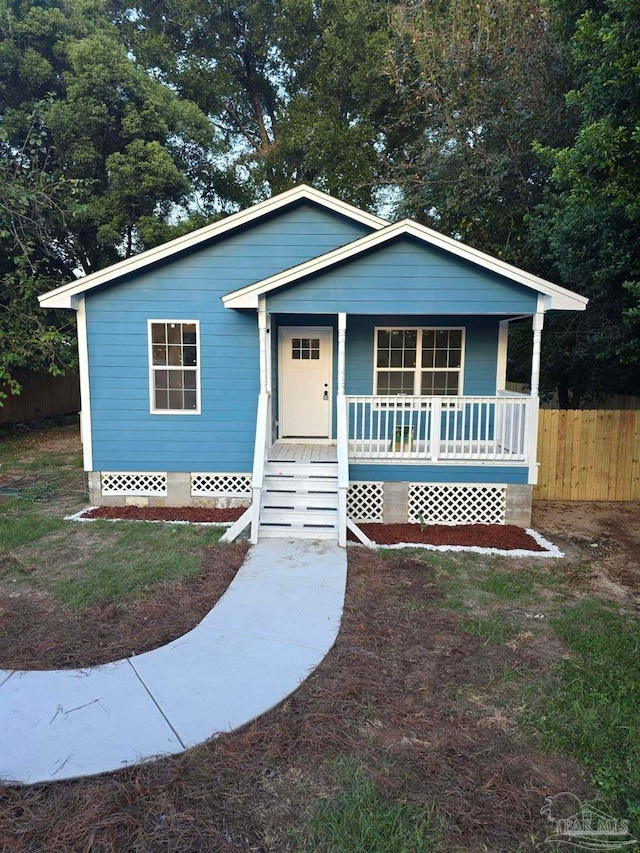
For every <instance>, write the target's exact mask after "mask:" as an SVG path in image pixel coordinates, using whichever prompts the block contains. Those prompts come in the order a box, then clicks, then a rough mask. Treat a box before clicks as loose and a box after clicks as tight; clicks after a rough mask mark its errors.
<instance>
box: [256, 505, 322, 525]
mask: <svg viewBox="0 0 640 853" xmlns="http://www.w3.org/2000/svg"><path fill="white" fill-rule="evenodd" d="M337 523H338V511H337V509H336V510H324V509H314V510H309V511H305V510H289V509H284V510H282V509H270V508H265V509H262V510H261V511H260V524H302V525H305V526H308V525H312V524H313V525H316V524H321V525H333V526H335V525H336V524H337Z"/></svg>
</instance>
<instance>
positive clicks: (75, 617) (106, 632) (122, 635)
mask: <svg viewBox="0 0 640 853" xmlns="http://www.w3.org/2000/svg"><path fill="white" fill-rule="evenodd" d="M246 550H247V546H246V545H245V544H239V543H236V544H234V545H226V546H221V545H215V546H213V547H210V548H208V549H207V550H206V551H205V552H204V556H203V560H202V570H201V572H200V573H199V574H198V575H195V576H193V577H190V578H187V579H185V580H182V581H180V582H179V583H173V584H166V585H163V586H161V587H160V588H159V589H156V590H154V592H152V593H150V594H149V595H146V596H144V597H142V598H139V599H137V600H136V601H135V602H129V603H127V602H125V603H118V604H112V603H110V604H93V605H89V606H88V607H86V608H84V609H83V610H82V611H81V612H79V613H78V612H74V611H70V610H68V609H67V608H65V607H63V606H62V605H61V604H59V603H57V602H56V601H53V600H52V599H51V598H49V597H48V596H43V595H38V594H33V593H32V594H29V595H21V596H11V597H8V598H5V599H2V600H0V669H57V668H67V667H85V666H94V665H96V664H102V663H108V662H110V661H113V660H117V659H119V658H123V657H128V656H130V655H134V654H140V653H141V652H145V651H149V650H150V649H154V648H157V647H158V646H161V645H163V644H164V643H168V642H170V641H171V640H174V639H176V638H177V637H181V636H182V635H183V634H186V632H187V631H190V630H191V629H192V628H194V627H195V626H196V625H197V624H198V622H200V620H201V619H202V618H203V617H204V616H205V615H206V614H207V613H208V612H209V610H210V609H211V608H212V607H213V605H214V604H215V603H216V601H217V600H218V599H219V598H220V596H221V595H222V594H223V593H224V591H225V590H226V589H227V587H228V586H229V584H230V583H231V581H232V580H233V577H234V576H235V574H236V572H237V571H238V569H239V568H240V566H241V565H242V562H243V560H244V556H245V554H246Z"/></svg>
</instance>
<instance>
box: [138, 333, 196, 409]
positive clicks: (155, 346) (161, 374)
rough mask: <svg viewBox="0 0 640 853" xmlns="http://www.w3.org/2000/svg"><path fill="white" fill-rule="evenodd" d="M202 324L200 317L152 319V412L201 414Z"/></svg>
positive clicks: (150, 356)
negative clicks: (193, 318)
mask: <svg viewBox="0 0 640 853" xmlns="http://www.w3.org/2000/svg"><path fill="white" fill-rule="evenodd" d="M198 325H199V324H198V322H197V320H149V362H150V377H149V379H150V386H151V387H150V394H151V412H152V414H161V413H162V414H172V415H178V414H190V415H194V414H196V415H197V414H199V412H200V340H199V327H198Z"/></svg>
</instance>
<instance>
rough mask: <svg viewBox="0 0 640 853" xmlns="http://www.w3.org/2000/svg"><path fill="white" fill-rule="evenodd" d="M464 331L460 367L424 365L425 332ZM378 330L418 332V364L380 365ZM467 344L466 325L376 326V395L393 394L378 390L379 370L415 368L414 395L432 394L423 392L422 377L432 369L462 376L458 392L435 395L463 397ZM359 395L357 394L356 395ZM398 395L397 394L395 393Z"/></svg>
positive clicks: (374, 378)
mask: <svg viewBox="0 0 640 853" xmlns="http://www.w3.org/2000/svg"><path fill="white" fill-rule="evenodd" d="M432 331H436V332H443V331H444V332H462V352H461V355H460V367H422V336H423V333H424V332H432ZM378 332H417V333H418V339H417V341H416V366H415V367H414V368H410V367H408V368H404V367H393V368H386V367H378ZM466 346H467V328H466V326H402V327H400V326H374V329H373V394H374V396H378V395H379V396H391V395H390V394H389V393H388V392H379V391H378V371H379V370H386V371H392V372H396V373H408V372H409V371H410V370H413V372H414V376H413V392H412V394H413V396H416V397H422V396H430V395H423V394H422V382H421V377H422V373H423V372H424V371H432V372H438V373H453V372H457V373H458V374H459V376H460V381H459V384H458V393H457V394H445V395H434V396H447V397H462V396H464V365H465V351H466ZM418 361H420V365H419V366H418ZM356 396H357V395H356ZM393 396H396V395H393ZM397 396H399V397H401V396H403V395H402V394H398V395H397Z"/></svg>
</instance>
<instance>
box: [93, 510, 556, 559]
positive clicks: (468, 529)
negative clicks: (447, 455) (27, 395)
mask: <svg viewBox="0 0 640 853" xmlns="http://www.w3.org/2000/svg"><path fill="white" fill-rule="evenodd" d="M244 509H245V508H244V507H233V508H229V509H218V508H215V507H196V506H184V507H156V506H145V507H141V506H100V507H96V508H94V509H90V510H88V511H87V512H85V513H83V515H82V518H107V519H123V520H136V521H189V522H192V523H198V522H199V523H215V522H225V521H226V522H229V521H236V519H238V518H240V516H241V515H242V513H243V512H244ZM358 526H359V527H360V529H361V530H362V532H363V533H364V534H365V535H366V536H368V537H369V539H371V540H372V541H373V542H375V543H376V544H377V545H399V544H400V543H402V542H405V543H410V544H412V545H459V546H463V547H473V546H475V547H479V548H500V549H501V550H503V551H516V550H523V551H538V552H542V551H544V550H545V549H544V548H543V547H542V546H541V545H540V544H538V542H536V541H535V539H533V538H532V537H531V536H530V535H529V534H528V533H527V532H526V531H525V530H523V528H522V527H516V526H515V525H514V524H458V525H448V524H426V525H422V526H420V525H419V524H380V523H375V524H359V525H358ZM349 540H350V541H354V542H355V541H357V539H356V537H355V536H354V535H353V534H352V533H349Z"/></svg>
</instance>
